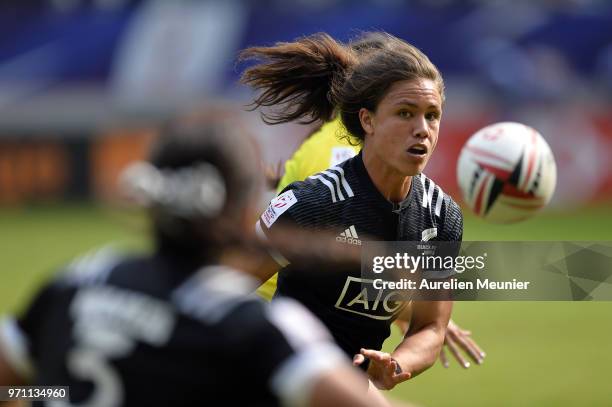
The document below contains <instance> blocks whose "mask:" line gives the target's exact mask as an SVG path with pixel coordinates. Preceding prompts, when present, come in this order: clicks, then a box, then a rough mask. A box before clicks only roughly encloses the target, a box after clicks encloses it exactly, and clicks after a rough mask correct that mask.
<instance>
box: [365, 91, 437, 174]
mask: <svg viewBox="0 0 612 407" xmlns="http://www.w3.org/2000/svg"><path fill="white" fill-rule="evenodd" d="M364 110H365V112H363V111H364ZM441 115H442V99H441V97H440V93H439V92H438V89H437V87H436V85H435V83H434V82H433V81H431V80H429V79H417V80H409V81H401V82H396V83H395V84H393V85H392V86H391V88H390V89H389V91H388V92H387V94H386V95H385V97H384V98H383V99H382V100H381V101H380V103H379V104H378V107H377V108H376V111H375V112H370V111H367V110H366V109H362V112H360V118H361V119H362V120H361V121H362V125H363V126H364V130H365V131H366V141H365V145H364V149H368V150H369V151H368V154H369V155H370V156H372V157H374V158H375V159H376V160H377V161H379V162H381V163H384V165H385V166H386V167H389V168H388V169H389V170H390V171H392V172H394V173H398V174H400V175H402V176H412V175H417V174H419V173H420V172H422V171H423V169H424V168H425V165H426V164H427V162H428V161H429V157H430V156H431V154H432V153H433V151H434V149H435V147H436V143H437V142H438V131H439V128H440V117H441Z"/></svg>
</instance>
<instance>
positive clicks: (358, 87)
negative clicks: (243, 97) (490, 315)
mask: <svg viewBox="0 0 612 407" xmlns="http://www.w3.org/2000/svg"><path fill="white" fill-rule="evenodd" d="M385 35H386V34H385ZM387 38H388V39H387V41H385V47H383V48H377V47H373V48H371V49H366V50H361V51H360V52H359V53H357V52H356V51H355V50H353V49H351V47H349V46H346V45H343V44H341V43H339V42H337V41H335V40H334V39H332V38H331V37H329V36H328V35H326V34H317V35H313V36H309V37H305V38H301V39H298V40H296V41H294V42H289V43H279V44H277V45H275V46H271V47H254V48H249V49H246V50H244V51H243V53H242V55H241V57H242V58H244V59H256V60H257V61H258V63H257V64H255V65H254V66H251V67H250V68H248V69H247V70H246V71H245V72H244V73H243V76H242V81H243V82H244V83H245V84H247V85H249V86H251V87H253V88H254V89H256V90H258V91H260V93H259V94H258V95H257V96H256V98H255V100H254V102H253V106H254V108H264V109H266V110H262V117H263V119H264V121H265V122H267V123H271V124H274V123H284V122H289V121H293V120H300V121H302V122H313V121H316V120H321V121H329V120H330V119H332V117H333V116H334V115H335V114H339V116H340V118H341V120H342V123H343V125H344V126H345V127H346V129H347V131H348V133H349V134H350V136H351V137H354V138H357V139H359V140H360V141H361V142H362V144H363V148H362V150H361V152H360V153H359V154H358V155H357V156H355V157H354V158H351V159H349V160H346V161H344V162H343V163H342V164H340V165H338V166H335V167H331V168H329V169H328V170H326V171H323V172H321V173H319V174H316V175H313V176H311V177H309V179H308V180H306V181H303V182H296V183H293V184H291V185H289V186H288V187H287V188H286V189H285V191H284V192H283V193H281V194H280V195H279V196H278V197H277V198H275V199H274V200H273V201H272V202H271V204H270V206H269V207H268V209H267V210H266V211H265V212H264V213H263V215H262V216H261V218H260V220H259V221H258V223H257V230H258V233H259V234H260V236H261V237H262V238H266V237H267V236H269V235H270V234H272V233H273V232H274V229H275V228H276V227H277V225H279V224H282V223H286V222H290V223H295V224H297V225H299V226H301V227H304V228H310V229H315V230H326V231H329V230H334V231H335V232H336V233H337V234H338V241H339V242H340V244H357V245H358V244H361V240H360V239H359V236H360V235H367V236H371V237H374V238H375V239H378V240H385V241H395V240H405V241H420V240H431V239H437V240H441V241H460V240H461V238H462V233H463V220H462V215H461V211H460V209H459V206H458V205H457V204H456V203H455V202H454V201H453V200H452V199H451V198H450V197H449V196H448V195H446V194H444V193H443V191H442V189H441V188H440V187H439V186H436V185H435V184H434V182H433V181H432V180H430V179H428V178H427V177H425V176H424V175H423V174H422V171H423V169H424V168H425V165H426V164H427V161H428V160H429V158H430V157H431V154H432V153H433V151H434V150H435V147H436V144H437V142H438V131H439V125H440V119H441V116H442V106H443V102H444V82H443V80H442V76H441V75H440V72H439V71H438V69H437V68H436V67H435V66H434V65H433V64H432V63H431V62H430V61H429V59H428V58H427V57H426V56H425V55H424V54H423V53H421V52H420V51H419V50H418V49H416V48H415V47H413V46H412V45H410V44H408V43H406V42H404V41H402V40H400V39H397V38H395V37H392V36H390V35H387ZM273 257H274V258H275V260H276V261H277V262H278V263H279V265H280V266H281V267H282V269H281V270H280V272H279V278H278V289H277V293H276V296H277V297H282V296H289V297H293V298H296V299H298V300H299V301H300V302H302V303H303V304H304V305H306V307H307V308H309V309H310V310H311V311H312V312H313V313H314V314H315V315H317V316H318V317H319V318H320V319H321V320H322V321H323V322H324V323H325V324H326V325H327V327H328V328H329V329H330V331H331V332H332V334H333V336H334V338H335V339H336V342H337V343H338V344H339V345H340V347H341V348H342V349H343V350H344V351H345V353H347V354H348V355H350V356H353V355H355V358H354V361H355V364H363V362H364V361H365V360H366V358H367V359H369V366H368V368H367V371H368V374H369V376H370V378H371V379H372V381H373V382H374V384H376V385H377V386H378V387H379V388H383V389H390V388H392V387H394V386H395V385H396V384H397V383H399V382H402V381H404V380H407V379H408V378H410V377H413V376H415V375H416V374H419V373H420V372H422V371H424V370H425V369H427V368H429V367H430V366H431V365H432V364H433V363H434V362H435V360H436V358H437V357H438V354H439V353H440V350H441V348H442V345H443V343H444V336H445V331H446V327H447V324H448V322H449V318H450V314H451V309H452V303H451V302H448V301H437V302H415V303H414V304H413V306H412V319H411V325H410V328H409V330H408V332H407V333H406V336H405V337H404V340H403V341H402V343H401V344H400V345H399V346H398V347H397V348H396V349H395V351H394V352H393V353H392V354H387V353H383V352H380V348H381V346H382V343H383V341H384V339H385V338H386V337H387V336H388V335H389V326H390V324H391V322H392V321H393V320H394V319H396V318H397V316H398V314H399V313H400V312H401V311H402V309H403V308H404V305H405V304H401V303H398V302H397V301H389V302H384V303H383V304H380V301H373V299H371V298H370V299H369V298H367V292H368V290H362V284H365V283H367V282H365V281H361V280H360V279H359V275H360V273H359V270H356V271H355V273H351V274H348V275H347V274H341V273H331V274H330V275H329V276H327V278H326V279H325V284H320V282H321V280H319V279H314V278H311V277H310V276H309V273H308V272H305V270H301V269H300V264H299V263H292V262H291V258H286V257H285V256H283V253H278V252H277V253H273ZM267 277H270V276H264V280H265V279H267Z"/></svg>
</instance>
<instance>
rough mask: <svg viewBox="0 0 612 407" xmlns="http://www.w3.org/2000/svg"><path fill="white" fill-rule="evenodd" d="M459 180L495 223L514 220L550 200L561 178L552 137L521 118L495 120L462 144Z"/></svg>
mask: <svg viewBox="0 0 612 407" xmlns="http://www.w3.org/2000/svg"><path fill="white" fill-rule="evenodd" d="M457 180H458V183H459V187H460V189H461V192H462V194H463V199H464V201H465V202H466V203H467V204H468V206H469V207H470V208H471V209H472V211H473V212H474V213H475V214H476V215H478V216H480V217H482V218H483V219H485V220H487V221H490V222H493V223H512V222H518V221H521V220H523V219H527V218H529V217H531V216H533V215H534V214H535V213H536V212H537V211H538V210H540V209H541V208H543V207H544V206H546V205H547V204H548V203H549V202H550V199H551V198H552V195H553V193H554V191H555V186H556V184H557V166H556V164H555V158H554V156H553V154H552V151H551V149H550V147H549V146H548V143H546V140H544V138H543V137H542V135H541V134H540V133H538V132H537V131H536V130H535V129H533V128H531V127H529V126H526V125H524V124H521V123H514V122H502V123H496V124H492V125H490V126H487V127H484V128H483V129H481V130H479V131H477V132H476V133H474V134H473V135H472V136H471V137H470V139H469V140H468V141H467V143H466V144H465V145H464V146H463V149H462V150H461V154H460V156H459V161H458V163H457Z"/></svg>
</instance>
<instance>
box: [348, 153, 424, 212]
mask: <svg viewBox="0 0 612 407" xmlns="http://www.w3.org/2000/svg"><path fill="white" fill-rule="evenodd" d="M352 165H353V169H354V170H355V173H356V174H357V182H358V183H359V184H360V185H361V187H362V188H363V189H364V190H365V191H366V193H367V194H369V195H370V196H372V197H373V198H374V200H375V202H376V204H377V205H378V206H380V207H381V208H383V209H385V210H387V211H393V212H396V213H399V212H401V211H403V210H404V209H406V208H408V206H409V205H410V200H411V199H412V195H414V194H413V191H414V184H415V181H416V178H417V176H414V177H412V182H411V183H410V191H408V195H406V198H404V200H403V201H401V202H398V203H394V202H391V201H389V200H387V199H386V198H385V197H384V196H383V195H382V194H381V193H380V191H379V190H378V188H376V185H374V182H372V179H371V178H370V174H368V170H367V169H366V167H365V164H364V163H363V151H360V152H359V154H357V155H356V156H355V158H354V159H353V160H352Z"/></svg>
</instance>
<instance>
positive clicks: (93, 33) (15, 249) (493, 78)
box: [0, 0, 612, 406]
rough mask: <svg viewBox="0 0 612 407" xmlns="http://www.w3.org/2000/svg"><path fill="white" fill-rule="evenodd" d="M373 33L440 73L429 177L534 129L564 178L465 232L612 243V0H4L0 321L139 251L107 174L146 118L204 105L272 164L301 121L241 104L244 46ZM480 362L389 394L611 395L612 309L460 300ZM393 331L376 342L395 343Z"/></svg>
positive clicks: (154, 122)
mask: <svg viewBox="0 0 612 407" xmlns="http://www.w3.org/2000/svg"><path fill="white" fill-rule="evenodd" d="M378 29H382V30H385V31H388V32H390V33H392V34H394V35H397V36H399V37H402V38H404V39H406V40H408V41H410V42H412V43H413V44H415V45H417V46H418V47H419V48H421V49H422V50H423V51H424V52H425V53H426V54H427V55H429V56H430V58H431V59H432V60H433V62H434V63H436V64H437V65H438V66H439V68H440V69H441V70H442V72H443V74H444V76H445V79H446V83H447V92H448V93H447V102H446V107H445V114H444V118H443V124H442V130H441V134H440V137H441V142H440V143H439V145H438V148H437V151H436V154H434V158H433V160H432V162H431V163H430V164H429V167H428V171H427V174H428V176H430V177H431V178H433V179H435V180H436V181H437V182H438V183H439V184H440V185H441V186H442V187H443V188H444V189H445V190H446V191H448V192H450V193H451V194H452V195H453V196H454V197H455V198H456V199H459V195H458V194H457V192H458V191H457V186H456V181H455V163H456V159H457V155H458V152H459V149H460V147H461V146H462V144H463V142H464V141H465V140H466V139H467V137H468V136H469V135H470V134H471V133H473V132H474V131H475V130H477V129H478V128H480V127H482V126H484V125H486V124H489V123H492V122H495V121H501V120H504V121H506V120H514V121H520V122H523V123H526V124H528V125H531V126H533V127H535V128H536V129H538V130H539V131H540V132H541V133H542V134H543V135H544V137H545V138H546V139H547V141H548V142H549V144H550V145H551V148H552V149H553V152H554V153H555V156H556V159H557V165H558V171H559V183H558V187H557V191H556V193H555V197H554V198H553V202H552V204H551V205H550V207H549V208H547V209H546V211H544V213H543V214H541V215H539V216H538V217H536V218H534V219H532V220H529V221H527V222H524V223H521V224H518V225H512V226H493V225H489V224H485V223H484V222H482V221H480V220H478V219H475V218H473V217H471V216H469V215H468V216H467V219H466V224H465V236H464V238H465V239H466V240H612V158H611V157H612V4H611V3H610V2H608V1H605V0H601V1H597V0H557V1H555V0H533V1H528V0H517V1H494V0H491V1H485V0H482V1H477V0H471V1H470V0H420V1H419V0H369V1H360V2H353V1H348V0H299V1H293V2H287V1H282V0H261V1H255V0H251V1H248V0H243V1H238V0H227V1H204V0H202V1H196V0H192V1H189V0H184V1H180V0H177V1H166V0H157V1H154V0H152V1H145V0H142V1H133V0H24V1H19V0H4V1H2V4H1V5H0V253H1V254H0V273H1V274H0V277H1V281H2V284H0V313H4V312H13V311H15V310H18V309H19V307H20V306H21V305H22V304H23V303H24V301H26V300H27V299H28V298H29V296H30V295H31V294H32V292H33V290H35V289H36V287H37V286H38V285H39V284H40V283H41V281H43V279H44V278H45V276H48V275H49V273H50V272H52V271H53V269H54V268H55V267H57V266H59V265H61V264H62V263H64V262H66V261H68V260H69V259H70V258H71V257H73V256H74V255H77V254H79V253H83V252H84V251H87V250H89V249H92V248H94V247H96V246H99V245H101V244H105V243H108V242H115V243H116V244H117V245H119V246H122V247H128V248H136V249H138V250H145V249H146V248H147V246H148V242H146V240H145V239H144V237H143V236H144V233H142V232H143V231H144V228H146V225H145V223H144V220H143V218H142V217H141V216H139V215H138V214H135V213H133V212H130V211H127V210H125V209H122V208H121V207H118V206H117V203H116V202H117V197H118V191H117V189H116V187H115V182H116V177H117V175H118V174H119V172H120V171H121V169H122V168H124V167H125V165H127V164H128V163H129V162H131V161H133V160H136V159H138V158H141V157H143V155H144V153H145V152H146V149H147V145H148V143H149V142H150V140H151V138H152V136H153V133H154V129H155V128H156V126H158V125H159V123H161V122H162V121H163V120H165V119H167V118H170V117H173V116H174V115H176V114H186V115H191V114H195V115H197V114H199V113H200V112H205V111H206V109H207V106H209V105H210V104H211V103H215V104H216V105H218V104H222V105H223V106H224V107H225V108H226V109H227V112H228V114H231V115H235V116H236V117H237V118H240V119H241V120H242V121H244V122H245V123H246V125H247V126H248V128H249V129H250V130H251V131H252V132H254V133H255V135H256V136H257V137H258V140H259V141H260V143H261V147H262V151H263V155H264V160H265V162H266V163H267V164H269V165H272V166H273V165H276V164H277V163H278V162H280V161H282V160H284V159H286V158H288V157H289V156H290V155H291V153H292V151H293V150H294V149H295V148H296V147H297V146H298V145H299V143H300V142H301V140H303V138H304V137H305V136H306V135H307V134H308V132H309V130H310V129H309V128H307V127H305V126H298V125H283V126H275V127H267V126H265V125H263V124H262V123H261V121H260V120H259V117H258V114H256V113H248V112H245V111H244V105H245V104H246V103H248V101H249V97H250V93H249V91H247V90H246V89H245V88H243V87H241V86H239V85H237V83H236V80H237V78H238V75H239V71H240V69H239V67H237V66H236V65H235V56H236V54H237V51H238V50H239V49H241V48H244V47H246V46H248V45H255V44H258V45H260V44H271V43H274V42H276V41H286V40H291V39H293V38H295V37H297V36H301V35H305V34H310V33H314V32H318V31H326V32H328V33H330V34H331V35H332V36H334V37H336V38H339V39H342V40H348V39H350V38H352V37H355V36H357V35H358V34H359V32H360V31H363V30H378ZM456 310H457V312H456V314H455V315H456V319H457V321H458V322H459V323H460V324H461V325H465V326H466V327H468V328H470V329H471V330H472V331H473V332H474V335H475V338H476V340H477V341H478V342H479V343H480V344H481V345H482V346H483V347H484V348H485V350H486V351H487V353H488V357H487V359H486V362H485V364H484V365H483V366H481V367H472V368H470V369H469V370H468V371H462V369H460V368H459V367H458V366H453V367H452V368H451V369H450V370H448V371H446V370H444V369H442V368H441V367H440V366H436V367H435V368H434V369H433V370H431V371H429V372H428V373H426V374H424V375H423V376H421V377H418V378H416V379H415V380H414V381H411V382H408V383H406V384H404V385H402V386H399V388H398V389H396V390H394V391H393V394H394V395H395V396H396V397H398V398H401V399H404V400H411V401H414V402H418V403H421V404H423V405H428V406H440V405H455V406H459V405H465V406H468V405H469V406H475V405H478V406H480V405H538V406H558V405H601V406H603V405H612V395H611V394H612V393H611V391H610V382H609V372H608V369H609V367H610V366H611V365H612V341H610V337H611V334H612V317H611V315H612V312H611V311H612V304H610V303H569V302H568V303H535V302H530V303H459V304H457V306H456ZM397 340H398V338H397V337H394V338H391V339H390V340H389V342H388V346H392V344H393V343H395V342H397Z"/></svg>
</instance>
